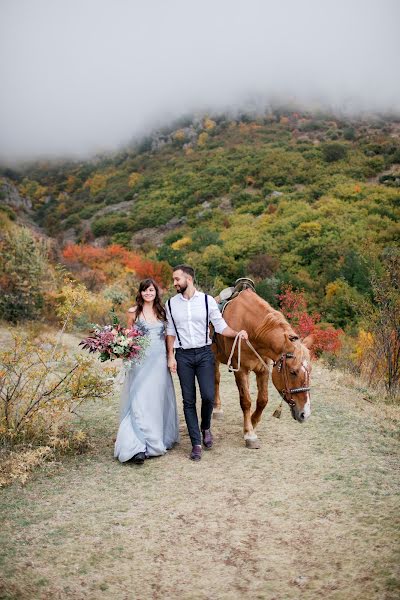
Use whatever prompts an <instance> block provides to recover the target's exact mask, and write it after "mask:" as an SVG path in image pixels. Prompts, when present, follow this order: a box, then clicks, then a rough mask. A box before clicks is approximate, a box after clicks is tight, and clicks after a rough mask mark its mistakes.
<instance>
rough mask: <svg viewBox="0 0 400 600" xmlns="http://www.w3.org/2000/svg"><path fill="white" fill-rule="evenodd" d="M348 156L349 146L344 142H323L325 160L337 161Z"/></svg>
mask: <svg viewBox="0 0 400 600" xmlns="http://www.w3.org/2000/svg"><path fill="white" fill-rule="evenodd" d="M346 156H347V148H346V146H343V144H336V143H333V144H323V146H322V158H323V159H324V161H325V162H327V163H330V162H336V161H337V160H343V159H344V158H346Z"/></svg>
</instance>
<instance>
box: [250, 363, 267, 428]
mask: <svg viewBox="0 0 400 600" xmlns="http://www.w3.org/2000/svg"><path fill="white" fill-rule="evenodd" d="M268 378H269V371H267V370H266V369H262V370H260V371H257V372H256V380H257V389H258V394H257V405H256V409H255V411H254V412H253V414H252V415H251V422H252V424H253V427H254V429H255V428H256V427H257V425H258V422H259V421H260V419H261V415H262V413H263V410H264V408H265V407H266V406H267V404H268Z"/></svg>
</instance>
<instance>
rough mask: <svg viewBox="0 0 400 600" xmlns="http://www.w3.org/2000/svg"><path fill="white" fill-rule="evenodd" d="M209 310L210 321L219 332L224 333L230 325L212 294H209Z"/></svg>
mask: <svg viewBox="0 0 400 600" xmlns="http://www.w3.org/2000/svg"><path fill="white" fill-rule="evenodd" d="M208 310H209V317H210V321H211V323H212V324H213V326H214V329H215V331H216V332H217V333H222V332H223V331H224V329H226V327H228V325H227V323H226V321H225V319H224V318H223V316H222V315H221V311H220V310H219V308H218V305H217V303H216V302H215V300H214V298H213V297H212V296H208Z"/></svg>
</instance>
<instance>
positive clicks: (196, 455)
mask: <svg viewBox="0 0 400 600" xmlns="http://www.w3.org/2000/svg"><path fill="white" fill-rule="evenodd" d="M201 453H202V449H201V446H193V448H192V451H191V453H190V460H201Z"/></svg>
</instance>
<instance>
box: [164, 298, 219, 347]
mask: <svg viewBox="0 0 400 600" xmlns="http://www.w3.org/2000/svg"><path fill="white" fill-rule="evenodd" d="M204 300H205V303H206V346H207V344H208V339H209V331H208V326H209V324H210V322H209V320H208V296H207V294H204ZM167 304H168V308H169V314H170V315H171V319H172V323H173V325H174V329H175V331H176V337H177V338H178V343H179V347H180V348H183V346H182V341H181V338H180V335H179V331H178V329H177V327H176V324H175V319H174V317H173V315H172V309H171V298H170V299H169V300H168V302H167Z"/></svg>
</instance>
